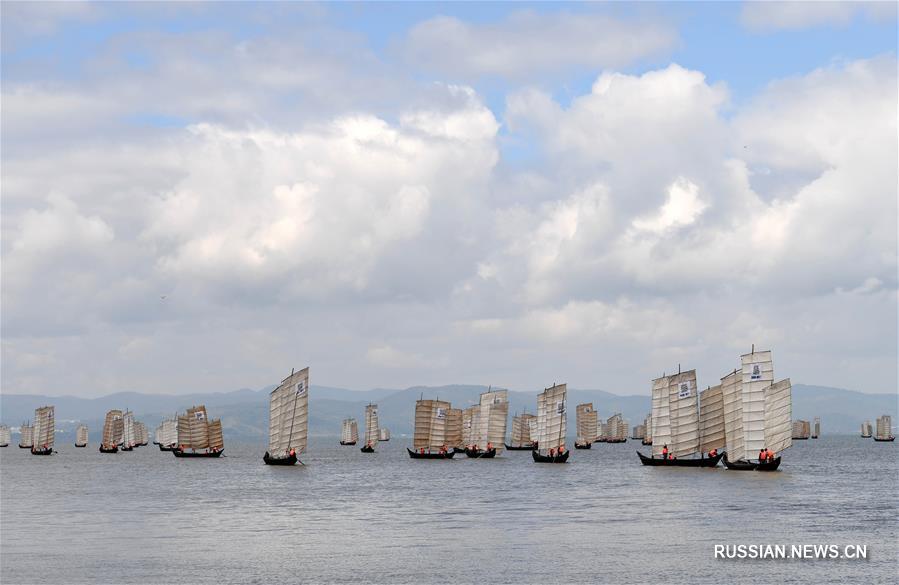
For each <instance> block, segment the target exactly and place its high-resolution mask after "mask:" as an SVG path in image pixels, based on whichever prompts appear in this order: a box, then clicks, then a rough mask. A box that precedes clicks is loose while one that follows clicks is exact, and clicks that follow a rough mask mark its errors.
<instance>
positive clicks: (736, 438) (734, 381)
mask: <svg viewBox="0 0 899 585" xmlns="http://www.w3.org/2000/svg"><path fill="white" fill-rule="evenodd" d="M721 394H722V396H723V401H724V439H725V444H726V447H725V448H726V450H727V458H728V459H729V460H730V461H739V460H740V459H746V448H745V443H744V438H743V374H742V372H741V371H740V370H734V371H733V372H731V373H730V374H728V375H726V376H724V377H723V378H721Z"/></svg>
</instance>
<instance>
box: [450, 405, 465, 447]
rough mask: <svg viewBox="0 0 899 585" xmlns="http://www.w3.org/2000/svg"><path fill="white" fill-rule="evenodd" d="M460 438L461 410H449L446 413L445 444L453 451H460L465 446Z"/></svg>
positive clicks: (461, 433)
mask: <svg viewBox="0 0 899 585" xmlns="http://www.w3.org/2000/svg"><path fill="white" fill-rule="evenodd" d="M462 438H463V429H462V409H461V408H450V409H449V410H447V411H446V444H447V446H449V447H453V448H454V449H461V448H463V447H464V446H465V443H464V442H463V441H462Z"/></svg>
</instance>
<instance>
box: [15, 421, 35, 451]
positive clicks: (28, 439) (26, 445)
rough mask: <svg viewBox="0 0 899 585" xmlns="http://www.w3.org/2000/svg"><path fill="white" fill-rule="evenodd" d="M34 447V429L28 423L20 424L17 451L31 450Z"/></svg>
mask: <svg viewBox="0 0 899 585" xmlns="http://www.w3.org/2000/svg"><path fill="white" fill-rule="evenodd" d="M33 446H34V427H33V426H31V424H30V423H22V426H20V427H19V449H31V447H33Z"/></svg>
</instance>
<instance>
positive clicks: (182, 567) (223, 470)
mask: <svg viewBox="0 0 899 585" xmlns="http://www.w3.org/2000/svg"><path fill="white" fill-rule="evenodd" d="M410 443H411V439H404V438H402V437H394V438H393V440H391V441H390V442H386V443H380V444H379V446H378V452H377V453H376V454H374V455H364V454H362V453H360V452H359V449H358V447H341V446H339V445H337V438H336V437H334V438H321V437H315V438H313V439H312V440H311V442H310V449H309V453H308V454H307V455H306V456H305V457H304V459H305V461H306V463H307V465H306V466H305V467H301V466H299V465H298V466H295V467H287V468H285V467H270V466H266V465H264V464H263V463H262V461H261V457H262V454H263V452H264V447H262V446H259V445H236V444H227V445H226V449H225V455H226V457H223V458H221V459H209V460H203V459H197V460H188V459H176V458H175V457H173V456H172V455H171V453H163V452H160V451H159V450H158V449H157V448H156V447H155V446H153V445H150V446H147V447H143V448H140V449H136V450H135V451H133V452H131V453H118V454H115V455H102V454H100V453H98V452H97V445H96V443H92V444H91V445H90V446H89V447H88V448H86V449H76V448H75V447H74V446H72V445H60V446H59V451H60V453H58V454H57V455H54V456H52V457H34V456H32V455H30V454H29V453H28V452H27V451H26V450H22V449H18V448H17V447H15V446H14V445H13V446H10V447H8V448H5V449H0V565H2V566H0V581H2V582H3V583H4V584H13V583H67V584H75V583H272V584H275V583H294V582H311V583H318V582H350V581H352V582H355V583H622V582H627V583H633V582H642V583H646V582H665V583H716V584H717V583H771V582H775V581H776V582H778V583H805V582H809V583H861V582H865V583H882V582H895V578H896V569H897V562H899V545H897V542H899V529H897V526H899V525H897V516H899V509H897V494H899V490H897V487H899V486H897V482H899V463H897V461H899V458H897V453H899V451H897V447H899V444H896V443H875V442H873V441H871V440H870V439H867V440H864V439H861V438H858V437H851V436H829V437H823V438H821V439H819V440H809V441H797V442H796V443H795V445H794V447H793V448H792V449H790V450H789V451H787V453H786V454H785V455H784V461H783V463H782V465H781V471H779V472H777V473H760V472H734V471H726V470H724V469H723V467H719V468H718V469H713V470H696V469H661V468H650V467H644V466H642V465H640V463H639V462H638V460H637V456H636V454H635V453H634V449H635V448H642V449H644V450H645V449H648V448H645V447H640V445H639V441H629V442H628V443H626V444H618V445H610V444H596V445H594V446H593V449H591V450H584V451H574V452H573V453H572V454H571V458H570V459H569V463H568V464H566V465H551V464H535V463H533V462H532V461H531V454H530V453H529V452H527V451H515V452H506V453H504V454H503V455H502V457H499V458H497V459H494V460H471V459H468V458H467V457H465V456H464V455H462V456H459V455H457V456H456V458H455V459H454V460H453V461H421V460H411V459H410V458H409V457H408V456H407V455H406V452H405V446H406V445H407V444H410ZM740 543H742V544H787V545H790V544H829V543H836V544H865V545H868V557H869V558H868V560H862V561H851V560H845V559H840V560H765V561H758V560H755V561H749V560H722V559H717V560H716V559H715V558H714V555H713V545H715V544H740Z"/></svg>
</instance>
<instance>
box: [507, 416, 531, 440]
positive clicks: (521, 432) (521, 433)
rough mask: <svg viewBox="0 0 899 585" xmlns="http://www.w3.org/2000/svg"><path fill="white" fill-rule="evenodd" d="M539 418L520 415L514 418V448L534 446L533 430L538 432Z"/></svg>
mask: <svg viewBox="0 0 899 585" xmlns="http://www.w3.org/2000/svg"><path fill="white" fill-rule="evenodd" d="M536 424H537V417H536V416H535V415H533V414H527V413H525V414H519V415H516V416H515V417H513V418H512V436H511V443H510V445H512V446H513V447H529V446H531V445H533V444H534V439H533V436H532V435H531V429H532V428H534V430H536Z"/></svg>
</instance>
